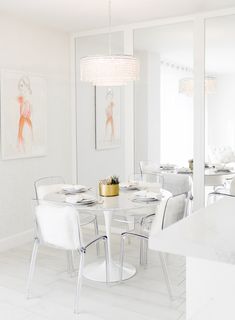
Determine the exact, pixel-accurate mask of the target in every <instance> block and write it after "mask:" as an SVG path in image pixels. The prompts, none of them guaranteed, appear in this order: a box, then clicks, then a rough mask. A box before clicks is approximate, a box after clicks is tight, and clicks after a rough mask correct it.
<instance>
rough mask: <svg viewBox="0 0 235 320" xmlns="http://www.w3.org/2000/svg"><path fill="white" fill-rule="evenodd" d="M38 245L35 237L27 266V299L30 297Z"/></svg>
mask: <svg viewBox="0 0 235 320" xmlns="http://www.w3.org/2000/svg"><path fill="white" fill-rule="evenodd" d="M38 247H39V241H38V239H35V241H34V245H33V251H32V256H31V262H30V267H29V275H28V281H27V292H26V294H27V299H29V298H30V289H31V283H32V280H33V275H34V270H35V263H36V257H37V253H38Z"/></svg>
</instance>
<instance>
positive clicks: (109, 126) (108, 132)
mask: <svg viewBox="0 0 235 320" xmlns="http://www.w3.org/2000/svg"><path fill="white" fill-rule="evenodd" d="M106 101H107V107H106V108H105V115H106V121H105V136H106V137H107V138H108V139H109V140H110V141H112V140H113V139H114V138H115V128H114V118H113V108H114V107H115V103H114V100H113V91H112V89H108V90H107V94H106Z"/></svg>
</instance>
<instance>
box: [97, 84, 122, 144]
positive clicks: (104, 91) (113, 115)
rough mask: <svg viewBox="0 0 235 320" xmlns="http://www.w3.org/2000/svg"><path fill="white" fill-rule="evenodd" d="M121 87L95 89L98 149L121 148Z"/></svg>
mask: <svg viewBox="0 0 235 320" xmlns="http://www.w3.org/2000/svg"><path fill="white" fill-rule="evenodd" d="M120 104H121V88H120V87H111V88H110V87H95V132H96V149H97V150H104V149H110V148H118V147H119V146H120V140H121V136H120V131H121V130H120V107H121V105H120Z"/></svg>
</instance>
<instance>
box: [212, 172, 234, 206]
mask: <svg viewBox="0 0 235 320" xmlns="http://www.w3.org/2000/svg"><path fill="white" fill-rule="evenodd" d="M223 197H235V177H233V178H232V180H231V182H230V184H229V185H228V187H227V188H225V187H217V188H216V189H215V190H214V191H213V192H210V193H209V194H208V196H207V205H210V204H212V203H214V202H216V201H218V200H220V199H221V198H223Z"/></svg>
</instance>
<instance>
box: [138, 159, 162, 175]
mask: <svg viewBox="0 0 235 320" xmlns="http://www.w3.org/2000/svg"><path fill="white" fill-rule="evenodd" d="M139 166H140V172H141V173H160V172H161V169H160V166H159V165H158V164H157V163H156V162H154V161H149V160H148V161H140V163H139Z"/></svg>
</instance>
